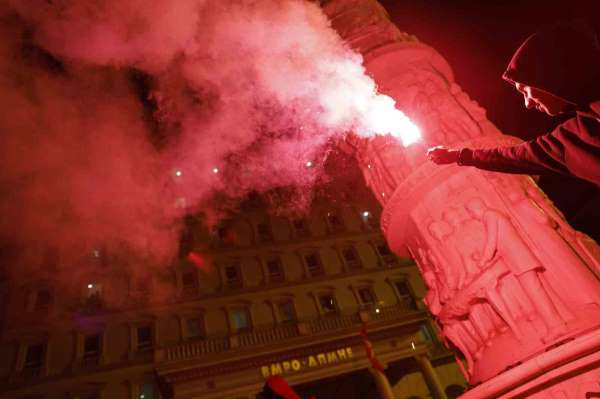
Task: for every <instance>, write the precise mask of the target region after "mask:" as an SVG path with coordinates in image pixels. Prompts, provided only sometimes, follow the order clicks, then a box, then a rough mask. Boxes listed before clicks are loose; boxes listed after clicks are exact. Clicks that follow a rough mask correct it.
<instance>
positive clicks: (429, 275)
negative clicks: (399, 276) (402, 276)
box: [417, 247, 442, 315]
mask: <svg viewBox="0 0 600 399" xmlns="http://www.w3.org/2000/svg"><path fill="white" fill-rule="evenodd" d="M417 251H418V253H419V257H418V259H419V262H417V264H418V265H419V269H421V275H422V276H423V280H425V284H426V285H427V288H428V289H427V294H426V295H425V298H423V302H424V303H425V304H426V305H427V307H428V308H429V311H430V312H431V313H432V314H433V315H438V314H439V313H440V311H441V310H442V300H441V298H440V285H441V282H440V278H439V276H438V273H436V271H435V270H436V268H437V266H436V264H435V263H434V261H433V258H432V256H431V254H428V253H427V252H428V251H427V250H425V249H423V248H421V247H418V248H417Z"/></svg>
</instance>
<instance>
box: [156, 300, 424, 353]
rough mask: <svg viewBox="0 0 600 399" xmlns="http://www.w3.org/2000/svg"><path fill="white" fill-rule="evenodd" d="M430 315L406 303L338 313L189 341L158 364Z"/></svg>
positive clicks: (173, 348)
mask: <svg viewBox="0 0 600 399" xmlns="http://www.w3.org/2000/svg"><path fill="white" fill-rule="evenodd" d="M426 318H427V317H426V312H424V311H411V310H407V309H406V308H405V306H404V305H403V304H397V305H392V306H387V307H380V308H378V311H377V312H376V311H375V310H361V311H358V312H355V313H351V314H345V315H344V314H335V315H328V316H323V317H320V318H316V319H311V320H304V321H300V322H298V323H296V324H285V325H277V326H269V327H264V328H255V329H253V330H251V331H247V332H243V333H239V334H233V335H229V336H222V337H211V338H206V339H202V340H198V341H193V342H186V343H181V344H177V345H174V346H170V347H164V348H159V349H157V350H156V351H155V353H154V356H155V360H156V361H159V362H160V361H166V362H173V361H180V360H185V359H192V358H197V357H201V356H205V355H210V354H215V353H222V352H227V351H230V350H231V351H232V355H233V354H235V353H237V352H238V351H239V350H241V349H244V348H248V349H250V348H259V347H265V346H276V345H277V344H283V343H286V344H289V343H290V342H291V341H294V342H298V343H301V342H299V341H302V340H303V339H306V338H308V340H309V341H314V340H315V339H318V338H319V336H324V335H331V333H335V334H336V335H342V334H343V335H348V334H354V333H358V331H359V330H360V328H361V326H362V325H363V323H365V322H367V321H368V322H369V323H370V324H372V325H380V326H381V325H390V326H392V325H398V324H406V325H408V324H414V323H421V322H423V321H424V320H426Z"/></svg>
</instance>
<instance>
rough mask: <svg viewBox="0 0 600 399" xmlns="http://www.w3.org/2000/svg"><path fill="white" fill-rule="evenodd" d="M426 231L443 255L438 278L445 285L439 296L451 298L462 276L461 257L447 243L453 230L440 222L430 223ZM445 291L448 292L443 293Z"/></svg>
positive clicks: (443, 222)
mask: <svg viewBox="0 0 600 399" xmlns="http://www.w3.org/2000/svg"><path fill="white" fill-rule="evenodd" d="M428 230H429V234H430V235H431V236H432V237H433V238H434V239H435V241H436V243H437V245H438V246H439V248H440V252H441V253H442V254H444V257H443V259H444V260H445V262H444V263H443V264H439V270H440V277H441V278H443V279H444V283H445V284H443V285H444V287H443V288H442V292H441V293H440V294H441V296H442V297H446V296H452V294H451V293H453V292H455V291H456V290H457V289H458V286H459V281H461V279H462V278H463V277H462V276H463V274H464V270H463V266H462V261H461V256H460V254H459V253H458V252H457V251H456V248H455V247H453V246H451V245H450V244H449V242H448V237H449V236H450V235H451V234H452V233H453V232H454V229H453V228H452V226H450V225H449V224H448V223H447V222H445V221H443V220H440V221H435V222H432V223H430V224H429V226H428ZM445 290H447V291H449V292H448V293H445V292H444V291H445Z"/></svg>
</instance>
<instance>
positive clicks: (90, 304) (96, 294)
mask: <svg viewBox="0 0 600 399" xmlns="http://www.w3.org/2000/svg"><path fill="white" fill-rule="evenodd" d="M103 305H104V302H103V300H102V284H98V283H96V282H89V283H87V285H86V288H85V300H84V309H83V311H84V312H96V311H98V310H100V309H102V307H103Z"/></svg>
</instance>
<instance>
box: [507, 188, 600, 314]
mask: <svg viewBox="0 0 600 399" xmlns="http://www.w3.org/2000/svg"><path fill="white" fill-rule="evenodd" d="M538 193H539V190H538V189H536V188H535V187H533V186H531V187H529V188H528V189H527V195H526V192H525V190H524V189H523V188H522V187H518V186H517V187H515V186H511V187H510V189H509V191H508V199H509V200H510V201H511V203H512V208H511V209H512V211H513V212H514V214H515V215H516V216H517V218H518V220H519V221H520V222H521V223H522V225H523V226H524V229H526V230H527V231H528V232H529V234H533V235H534V237H535V243H536V247H537V248H538V251H537V252H539V258H540V259H542V260H543V262H544V265H545V269H546V271H545V273H544V278H545V281H547V282H548V283H550V284H549V286H550V287H549V288H551V289H548V293H549V294H553V293H554V291H558V292H560V297H562V298H564V299H565V300H574V302H575V303H576V304H578V305H583V304H588V303H598V304H600V285H599V283H598V281H597V280H596V278H595V276H594V275H593V273H591V272H590V270H588V269H587V267H586V264H585V260H584V259H583V258H582V257H581V256H580V255H579V254H578V253H577V249H579V248H577V246H576V244H575V245H574V246H572V245H570V244H569V242H568V241H567V238H566V237H564V236H563V234H561V231H562V232H565V233H566V235H567V237H569V236H570V237H572V238H574V235H575V231H574V230H573V229H572V228H571V227H570V226H569V225H568V224H567V223H566V222H565V221H564V219H562V218H560V217H558V219H555V217H556V216H558V215H559V214H558V213H555V217H551V216H550V214H548V213H547V212H546V211H545V210H543V209H542V208H541V207H540V206H539V205H543V206H544V207H545V208H546V209H547V210H548V211H550V212H552V210H551V208H553V207H552V206H551V205H550V204H547V203H546V201H540V202H537V201H534V200H533V198H531V195H533V196H537V195H538ZM559 223H560V224H562V225H563V226H560V224H559ZM559 229H560V231H559ZM571 242H573V241H571ZM574 247H575V248H574ZM579 250H580V251H581V249H579ZM575 288H576V289H575ZM551 296H552V297H553V302H554V303H555V304H556V306H557V309H558V311H559V312H560V314H561V315H562V316H563V318H566V319H569V318H573V317H574V316H573V314H572V313H571V312H570V311H569V310H568V308H567V307H566V306H564V304H563V303H562V302H563V301H562V300H561V299H560V298H558V296H557V295H556V294H554V295H551Z"/></svg>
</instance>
